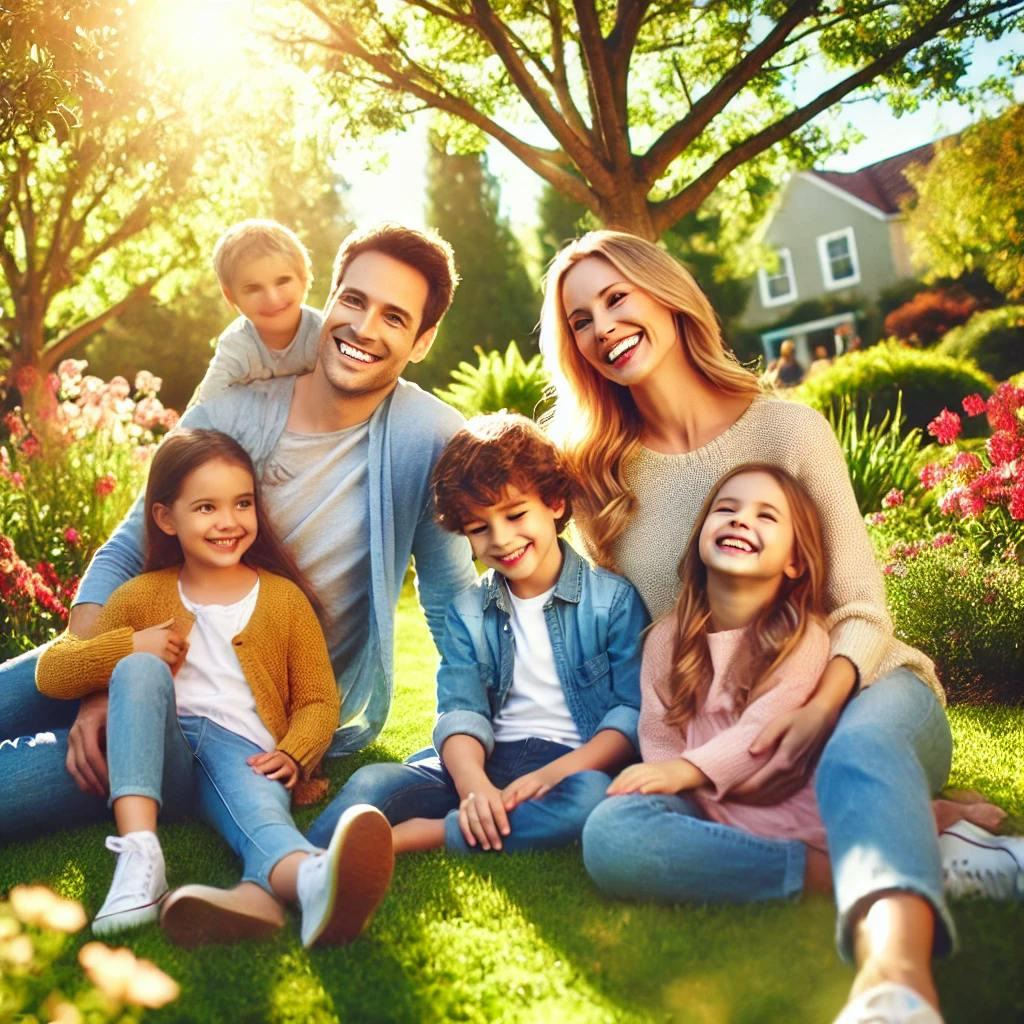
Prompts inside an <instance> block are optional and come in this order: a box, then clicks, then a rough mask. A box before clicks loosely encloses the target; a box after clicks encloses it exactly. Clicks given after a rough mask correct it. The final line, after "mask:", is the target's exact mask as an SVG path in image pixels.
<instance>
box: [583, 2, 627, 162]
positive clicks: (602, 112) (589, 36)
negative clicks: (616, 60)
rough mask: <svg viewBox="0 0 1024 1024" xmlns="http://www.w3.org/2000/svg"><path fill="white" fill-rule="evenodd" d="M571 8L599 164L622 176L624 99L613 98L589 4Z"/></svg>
mask: <svg viewBox="0 0 1024 1024" xmlns="http://www.w3.org/2000/svg"><path fill="white" fill-rule="evenodd" d="M573 7H574V8H575V10H576V23H577V25H578V26H579V33H580V49H581V50H582V51H583V61H584V63H585V64H586V66H587V80H588V81H589V82H590V99H591V102H590V106H591V114H592V116H593V121H594V126H595V128H596V130H597V132H596V133H597V136H598V138H599V139H600V140H601V151H602V152H601V155H602V157H603V161H602V162H603V163H604V164H605V166H606V167H608V168H609V169H612V168H614V169H615V170H616V171H618V172H619V173H622V172H624V171H625V170H626V169H627V168H630V167H631V165H632V154H631V153H630V151H629V132H628V127H627V118H626V111H625V109H624V107H623V101H624V99H625V96H624V95H623V96H618V95H616V92H615V83H614V80H613V75H612V71H611V68H610V67H609V64H608V53H607V51H606V50H605V41H604V37H603V36H602V35H601V26H600V24H599V22H598V19H597V12H596V11H595V9H594V6H593V4H592V3H590V2H589V0H573ZM627 59H628V54H627Z"/></svg>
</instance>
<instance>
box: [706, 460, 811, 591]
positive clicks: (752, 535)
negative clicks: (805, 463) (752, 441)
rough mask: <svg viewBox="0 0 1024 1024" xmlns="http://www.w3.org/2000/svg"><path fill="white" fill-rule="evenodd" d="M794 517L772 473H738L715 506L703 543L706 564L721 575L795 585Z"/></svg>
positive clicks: (796, 574)
mask: <svg viewBox="0 0 1024 1024" xmlns="http://www.w3.org/2000/svg"><path fill="white" fill-rule="evenodd" d="M793 543H794V534H793V515H792V511H791V509H790V506H789V501H788V499H787V498H786V495H785V492H784V491H783V490H782V488H781V487H780V486H779V483H778V481H777V480H776V479H775V478H774V477H773V476H771V475H770V474H768V473H764V472H759V471H752V472H749V473H738V474H737V475H736V476H734V477H731V478H730V479H729V480H726V482H725V483H724V484H723V485H722V487H721V489H720V490H719V491H718V493H717V494H716V495H715V498H714V501H712V503H711V507H710V510H709V511H708V515H707V518H706V519H705V520H704V524H703V525H702V526H701V530H700V537H699V539H698V551H699V554H700V560H701V561H702V562H703V563H704V565H705V566H706V567H707V570H708V575H709V577H710V576H712V575H713V574H715V573H720V574H722V575H723V576H730V577H746V578H749V579H756V580H775V579H777V580H778V581H779V582H781V581H782V578H783V577H784V576H785V577H789V578H790V579H795V578H796V577H797V576H799V575H800V572H801V570H800V568H799V567H798V565H797V564H796V561H795V559H794V552H793Z"/></svg>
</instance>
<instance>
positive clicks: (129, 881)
mask: <svg viewBox="0 0 1024 1024" xmlns="http://www.w3.org/2000/svg"><path fill="white" fill-rule="evenodd" d="M147 846H148V844H146V843H145V842H143V841H142V840H139V839H137V838H135V837H134V836H107V840H106V847H107V849H108V850H110V851H111V852H112V853H116V854H117V864H115V865H114V878H113V880H112V881H111V883H110V891H111V892H115V891H118V892H121V893H123V895H132V896H135V895H138V896H144V897H145V896H148V895H149V893H150V892H151V891H152V887H153V872H154V871H155V870H156V865H157V860H156V858H155V857H154V856H153V855H152V853H151V852H150V851H149V849H147Z"/></svg>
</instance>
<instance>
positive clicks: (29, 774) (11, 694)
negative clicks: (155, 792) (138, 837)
mask: <svg viewBox="0 0 1024 1024" xmlns="http://www.w3.org/2000/svg"><path fill="white" fill-rule="evenodd" d="M41 650H42V648H37V649H36V650H34V651H28V652H26V653H25V654H22V655H21V656H20V657H17V658H13V659H11V660H10V661H7V662H5V663H4V664H2V665H0V840H4V841H7V840H11V839H24V838H31V837H33V836H37V835H41V834H42V833H44V832H52V831H54V830H55V829H60V828H71V827H74V826H77V825H87V824H91V823H93V822H97V821H106V820H108V819H109V817H110V813H109V811H108V810H107V801H106V799H105V798H104V797H101V796H92V795H90V794H87V793H83V792H82V791H81V790H80V789H79V788H78V786H77V785H76V784H75V780H74V779H73V778H72V777H71V776H70V775H69V774H68V771H67V769H66V768H65V767H64V761H65V758H66V757H67V752H68V730H69V729H70V727H71V724H72V722H74V720H75V715H76V714H77V712H78V701H77V700H54V699H53V698H52V697H44V696H43V695H42V694H41V693H40V692H39V691H38V690H37V689H36V662H37V661H38V660H39V653H40V651H41Z"/></svg>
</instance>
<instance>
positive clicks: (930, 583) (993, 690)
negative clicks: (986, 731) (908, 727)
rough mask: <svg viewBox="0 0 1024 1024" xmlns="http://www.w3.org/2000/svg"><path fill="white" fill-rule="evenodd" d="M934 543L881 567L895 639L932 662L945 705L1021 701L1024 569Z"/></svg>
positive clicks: (1023, 696)
mask: <svg viewBox="0 0 1024 1024" xmlns="http://www.w3.org/2000/svg"><path fill="white" fill-rule="evenodd" d="M947 536H948V535H947ZM942 539H944V538H940V544H939V546H938V547H936V546H934V542H933V543H932V544H927V545H922V546H921V547H920V548H919V549H917V550H915V549H914V548H913V547H912V546H908V547H910V553H909V554H903V552H906V551H907V547H904V548H903V552H900V551H899V550H897V551H894V552H893V553H894V554H896V555H897V556H899V555H900V554H902V555H903V556H902V557H895V558H894V559H893V560H892V561H890V562H889V563H888V564H887V565H886V566H885V568H884V569H883V572H884V573H885V582H886V590H887V592H888V598H889V608H890V610H891V612H892V617H893V624H894V626H895V629H896V635H897V636H898V637H899V638H900V639H901V640H903V641H904V642H906V643H908V644H910V645H911V646H912V647H917V648H919V649H920V650H922V651H924V653H925V654H927V655H928V657H930V658H931V659H932V660H933V661H934V662H935V666H936V668H937V670H938V672H939V676H940V678H941V679H942V682H943V684H944V685H945V687H946V693H947V695H948V697H949V700H950V701H951V702H960V703H969V704H983V703H988V702H991V701H998V702H1000V703H1005V704H1017V705H1019V704H1022V703H1024V641H1022V633H1021V623H1022V622H1024V567H1022V566H1021V565H1020V563H1019V562H1017V561H1015V560H1010V561H1006V562H998V561H997V562H989V561H986V560H985V559H984V557H983V556H982V555H981V554H980V553H979V552H977V551H975V550H973V549H972V548H971V547H970V546H969V545H967V544H964V543H963V542H954V543H948V544H943V543H941V540H942Z"/></svg>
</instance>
